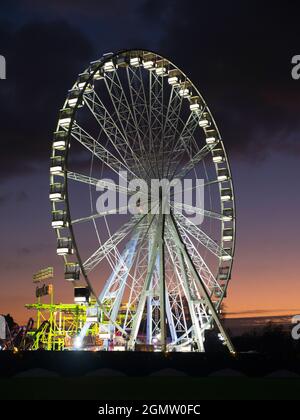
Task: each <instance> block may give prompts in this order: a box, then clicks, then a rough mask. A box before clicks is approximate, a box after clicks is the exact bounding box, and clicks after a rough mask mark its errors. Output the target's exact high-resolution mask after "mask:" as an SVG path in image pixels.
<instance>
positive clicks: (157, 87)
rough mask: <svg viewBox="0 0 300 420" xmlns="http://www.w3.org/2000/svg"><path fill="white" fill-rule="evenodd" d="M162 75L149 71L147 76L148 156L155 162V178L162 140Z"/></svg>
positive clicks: (158, 168)
mask: <svg viewBox="0 0 300 420" xmlns="http://www.w3.org/2000/svg"><path fill="white" fill-rule="evenodd" d="M163 83H164V77H161V76H158V75H157V74H156V73H155V72H150V76H149V84H150V87H149V111H150V127H151V129H150V137H151V138H150V156H151V158H152V159H153V161H154V163H155V164H156V169H157V178H160V176H161V173H160V167H161V162H160V160H161V156H159V155H158V153H157V151H158V150H159V149H160V145H161V142H162V141H163V139H162V137H161V135H162V131H163V124H164V108H163V107H164V102H163V101H164V96H163V86H164V85H163Z"/></svg>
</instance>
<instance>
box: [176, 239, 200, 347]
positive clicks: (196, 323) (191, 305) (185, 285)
mask: <svg viewBox="0 0 300 420" xmlns="http://www.w3.org/2000/svg"><path fill="white" fill-rule="evenodd" d="M174 240H175V243H176V245H177V247H178V257H179V265H180V269H181V272H182V277H183V288H184V291H185V295H186V297H187V302H188V306H189V310H190V314H191V319H192V323H193V329H194V332H195V336H196V343H197V345H198V349H199V351H200V352H204V344H203V334H202V332H201V328H200V325H199V319H198V317H197V315H196V311H195V306H194V303H193V298H192V295H191V292H190V288H189V282H188V278H187V274H186V269H185V265H184V257H183V254H182V252H181V249H180V246H179V244H178V238H176V237H175V238H174Z"/></svg>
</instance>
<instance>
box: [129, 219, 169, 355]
mask: <svg viewBox="0 0 300 420" xmlns="http://www.w3.org/2000/svg"><path fill="white" fill-rule="evenodd" d="M162 228H163V226H162V225H161V222H160V223H159V226H158V228H157V231H156V234H155V238H154V241H153V244H152V250H151V254H150V255H151V257H150V261H149V266H148V270H147V275H146V279H145V282H144V286H143V290H142V292H141V295H140V299H139V303H138V307H137V310H136V314H135V316H134V320H133V323H132V329H131V333H130V338H129V342H128V348H129V349H130V350H134V347H135V341H136V338H137V335H138V330H139V326H140V323H141V320H142V316H143V311H144V308H145V303H146V299H147V297H148V295H149V289H150V285H151V279H152V276H153V272H154V269H155V263H156V258H157V255H158V248H159V241H160V238H161V237H162Z"/></svg>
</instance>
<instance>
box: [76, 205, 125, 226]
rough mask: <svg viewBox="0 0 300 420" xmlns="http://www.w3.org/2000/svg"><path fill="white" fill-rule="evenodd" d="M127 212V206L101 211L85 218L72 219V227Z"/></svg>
mask: <svg viewBox="0 0 300 420" xmlns="http://www.w3.org/2000/svg"><path fill="white" fill-rule="evenodd" d="M127 210H128V206H124V207H116V208H115V209H111V210H106V211H103V212H101V213H95V214H92V215H90V216H86V217H80V218H79V219H74V220H72V222H71V223H72V225H75V224H77V223H83V222H90V221H92V220H95V219H98V218H100V217H104V216H109V215H113V214H124V212H125V211H127Z"/></svg>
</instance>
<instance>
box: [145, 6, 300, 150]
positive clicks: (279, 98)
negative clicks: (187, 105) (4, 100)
mask: <svg viewBox="0 0 300 420" xmlns="http://www.w3.org/2000/svg"><path fill="white" fill-rule="evenodd" d="M140 12H141V16H143V18H145V19H146V18H147V17H149V16H150V18H151V19H152V18H153V16H155V15H157V16H158V17H159V18H161V17H162V16H163V19H164V25H165V31H164V36H163V39H162V41H161V51H162V53H163V54H165V55H167V56H169V57H170V58H171V59H172V60H173V61H174V62H175V63H176V64H178V65H179V66H180V67H181V68H182V69H183V70H185V71H186V73H187V74H188V75H190V77H191V79H192V80H193V81H194V82H195V84H196V85H197V86H198V87H199V88H200V91H201V92H202V93H203V95H204V97H205V99H206V100H207V102H208V104H209V106H210V108H211V109H212V111H213V113H214V115H215V116H216V119H217V123H218V125H219V127H220V129H221V132H222V134H223V137H224V139H225V140H226V143H227V144H229V146H230V148H231V150H233V151H235V152H238V153H240V154H243V155H244V156H245V155H248V156H251V157H253V156H254V157H256V158H261V157H264V156H265V155H266V154H267V153H268V152H269V151H272V150H278V151H280V152H285V151H287V152H291V153H299V133H300V120H299V104H300V83H297V82H296V81H294V80H292V78H291V58H292V56H293V55H295V54H296V53H297V52H298V53H299V52H300V46H299V38H300V26H299V24H298V17H299V12H300V5H299V3H296V2H289V3H288V5H287V3H285V2H283V1H273V2H272V3H271V2H257V1H251V2H250V1H243V2H238V1H233V0H229V1H226V2H219V1H211V2H199V1H196V0H191V1H187V2H179V1H178V2H174V1H166V2H164V3H163V8H162V9H161V4H160V3H158V2H152V1H150V0H149V1H148V2H147V3H146V4H144V5H143V6H142V7H141V10H140Z"/></svg>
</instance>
